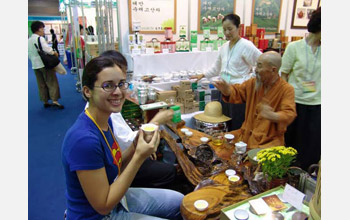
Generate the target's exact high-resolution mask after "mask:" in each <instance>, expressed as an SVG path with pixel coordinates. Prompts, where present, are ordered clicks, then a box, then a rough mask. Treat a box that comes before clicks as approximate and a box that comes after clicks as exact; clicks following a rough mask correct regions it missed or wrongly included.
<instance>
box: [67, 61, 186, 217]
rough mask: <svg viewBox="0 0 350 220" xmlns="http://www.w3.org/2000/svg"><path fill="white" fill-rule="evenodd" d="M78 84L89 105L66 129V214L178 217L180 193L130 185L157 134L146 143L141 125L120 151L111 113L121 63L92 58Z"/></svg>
mask: <svg viewBox="0 0 350 220" xmlns="http://www.w3.org/2000/svg"><path fill="white" fill-rule="evenodd" d="M82 85H83V90H82V92H83V95H84V97H85V98H86V99H87V100H88V102H89V107H88V108H87V109H86V110H85V111H84V112H82V113H81V114H80V115H79V117H78V119H77V120H76V122H75V123H74V124H73V126H72V127H71V128H70V129H69V130H68V131H67V134H66V136H65V139H64V142H63V147H62V163H63V166H64V171H65V175H66V184H67V192H66V197H67V206H68V207H67V219H68V220H71V219H84V220H86V219H103V220H109V219H137V218H142V219H157V217H159V218H167V219H177V218H181V215H180V204H181V201H182V199H183V195H182V194H181V193H178V192H175V191H172V190H166V189H150V188H147V189H146V188H129V187H130V184H131V182H132V181H133V179H134V177H135V175H136V173H137V171H138V169H139V168H140V166H141V164H142V163H143V162H144V160H145V159H146V158H148V157H149V156H150V155H151V154H152V153H154V152H155V151H156V150H157V147H158V144H159V139H160V136H159V131H158V130H156V131H155V134H154V136H153V138H152V140H151V141H150V142H149V143H146V142H145V140H144V139H143V132H142V131H140V134H139V137H138V138H136V139H135V142H134V143H133V144H132V146H131V147H129V148H128V150H126V151H124V152H123V155H122V154H121V149H120V147H119V145H118V143H117V141H116V140H115V137H114V135H113V131H112V129H113V128H112V123H111V119H110V115H111V113H113V112H120V111H121V109H122V106H123V103H124V101H125V95H126V89H127V88H128V83H127V82H126V76H125V74H124V73H123V71H122V70H121V67H120V66H117V65H116V64H115V63H114V62H113V60H112V59H111V58H109V57H97V58H94V59H92V60H91V61H90V62H89V63H88V64H87V65H86V67H85V69H84V72H83V77H82ZM114 129H118V128H114ZM136 141H137V142H136Z"/></svg>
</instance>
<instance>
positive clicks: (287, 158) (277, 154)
mask: <svg viewBox="0 0 350 220" xmlns="http://www.w3.org/2000/svg"><path fill="white" fill-rule="evenodd" d="M296 155H297V150H295V149H294V148H292V147H285V146H276V147H270V148H266V149H263V150H261V151H259V152H258V153H257V159H258V161H259V162H258V163H259V164H260V166H261V169H262V171H263V173H264V175H265V176H266V177H267V183H268V188H273V187H276V186H278V185H284V184H285V183H286V182H287V180H288V178H287V173H288V169H289V167H290V165H291V164H292V162H293V161H294V160H295V158H296Z"/></svg>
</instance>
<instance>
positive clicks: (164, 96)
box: [157, 90, 176, 104]
mask: <svg viewBox="0 0 350 220" xmlns="http://www.w3.org/2000/svg"><path fill="white" fill-rule="evenodd" d="M171 98H173V100H174V101H175V100H176V91H174V90H169V91H157V101H158V102H161V101H163V102H166V103H167V104H170V99H171Z"/></svg>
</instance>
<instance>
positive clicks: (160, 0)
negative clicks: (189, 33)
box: [129, 0, 176, 34]
mask: <svg viewBox="0 0 350 220" xmlns="http://www.w3.org/2000/svg"><path fill="white" fill-rule="evenodd" d="M134 21H138V22H140V26H141V28H140V33H142V34H163V33H164V28H165V27H171V28H172V30H173V33H176V0H129V31H130V33H132V32H133V30H132V26H133V22H134Z"/></svg>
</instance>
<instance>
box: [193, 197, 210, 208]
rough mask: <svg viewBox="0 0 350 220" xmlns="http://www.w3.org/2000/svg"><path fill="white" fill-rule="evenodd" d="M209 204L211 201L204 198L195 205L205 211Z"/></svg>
mask: <svg viewBox="0 0 350 220" xmlns="http://www.w3.org/2000/svg"><path fill="white" fill-rule="evenodd" d="M208 206H209V203H208V202H207V201H205V200H203V199H200V200H197V201H195V202H194V207H195V208H196V209H197V210H198V211H204V210H206V209H207V208H208Z"/></svg>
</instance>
